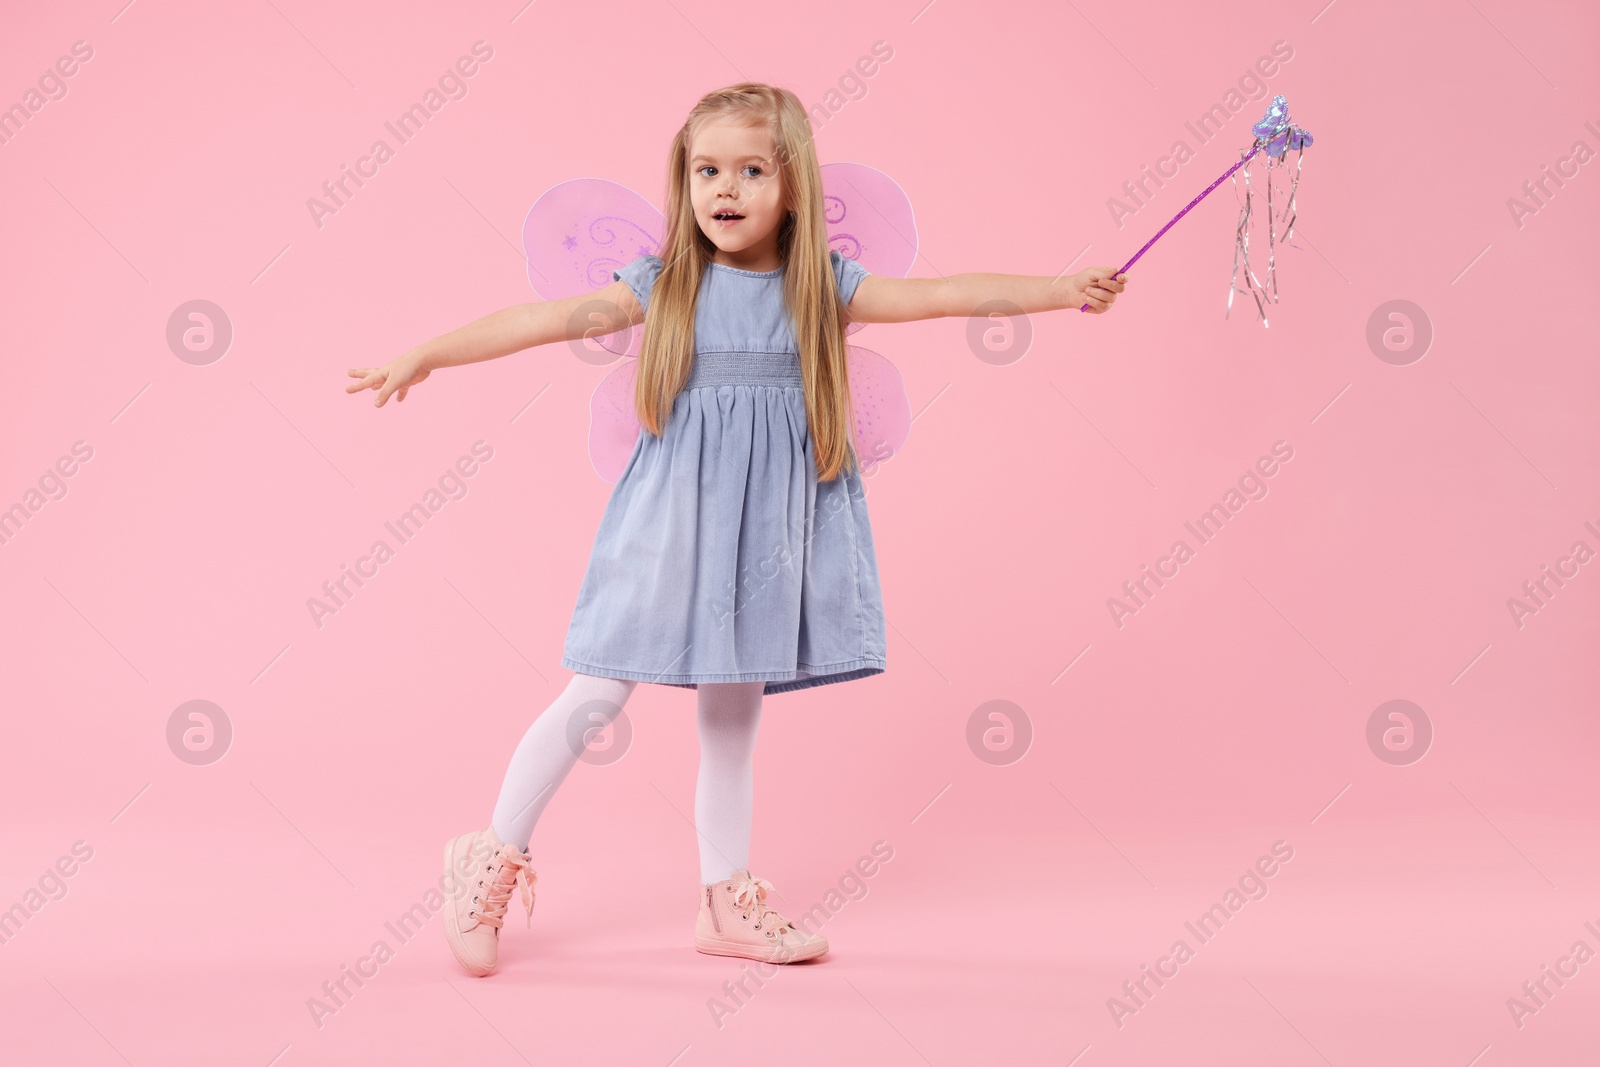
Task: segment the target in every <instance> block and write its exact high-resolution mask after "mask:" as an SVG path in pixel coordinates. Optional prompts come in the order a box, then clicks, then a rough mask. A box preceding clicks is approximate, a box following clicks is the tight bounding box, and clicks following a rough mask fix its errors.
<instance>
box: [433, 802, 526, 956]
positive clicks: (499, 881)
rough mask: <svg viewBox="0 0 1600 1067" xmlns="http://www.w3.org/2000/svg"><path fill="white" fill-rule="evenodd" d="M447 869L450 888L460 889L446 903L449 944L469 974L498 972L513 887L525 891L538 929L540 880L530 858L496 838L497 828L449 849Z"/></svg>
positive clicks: (465, 836) (459, 840) (461, 839)
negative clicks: (536, 905) (536, 914)
mask: <svg viewBox="0 0 1600 1067" xmlns="http://www.w3.org/2000/svg"><path fill="white" fill-rule="evenodd" d="M444 870H445V877H446V879H447V881H446V882H445V884H446V885H451V884H454V885H455V886H457V887H458V888H457V891H456V892H454V893H452V894H450V897H449V899H447V900H446V901H445V903H444V936H445V939H446V940H447V941H449V942H450V951H451V952H453V953H455V957H456V960H457V962H459V963H460V964H461V966H463V967H465V968H466V969H467V973H468V974H472V975H476V976H478V977H482V976H483V975H486V974H488V973H489V972H490V971H492V970H494V965H495V958H496V956H497V954H498V950H499V947H500V926H501V924H502V923H504V922H505V917H506V907H507V905H509V904H510V903H511V890H512V887H513V886H521V887H522V902H523V904H525V905H526V906H527V911H528V925H529V926H532V925H533V887H534V883H535V881H536V878H537V876H536V875H535V874H534V872H533V868H531V867H529V866H528V857H527V854H526V853H524V852H523V851H522V850H521V849H519V848H517V847H516V846H515V845H508V844H506V843H505V842H503V841H501V840H500V839H499V838H497V837H495V835H494V829H493V828H492V827H491V828H489V829H484V830H479V831H478V832H476V833H471V834H462V835H461V836H460V837H458V838H455V839H454V840H452V841H451V842H449V843H448V844H447V845H445V846H444Z"/></svg>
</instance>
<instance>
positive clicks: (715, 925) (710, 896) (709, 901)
mask: <svg viewBox="0 0 1600 1067" xmlns="http://www.w3.org/2000/svg"><path fill="white" fill-rule="evenodd" d="M715 896H716V895H715V894H714V893H712V892H711V887H710V886H706V907H707V908H708V909H709V910H710V912H711V926H712V929H714V930H716V931H717V933H719V934H720V933H722V924H721V923H720V922H718V921H717V902H716V899H715Z"/></svg>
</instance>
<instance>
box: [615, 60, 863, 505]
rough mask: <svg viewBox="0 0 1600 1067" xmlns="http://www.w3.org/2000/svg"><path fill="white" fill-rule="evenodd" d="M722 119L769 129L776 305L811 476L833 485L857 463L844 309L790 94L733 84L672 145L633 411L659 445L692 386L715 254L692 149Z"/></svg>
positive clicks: (812, 153) (807, 129) (806, 133)
mask: <svg viewBox="0 0 1600 1067" xmlns="http://www.w3.org/2000/svg"><path fill="white" fill-rule="evenodd" d="M729 116H732V117H734V118H735V119H736V121H743V122H747V123H748V124H749V125H751V126H764V127H766V128H767V129H768V130H770V131H771V133H772V139H773V142H774V143H775V145H776V153H775V154H776V158H777V164H778V173H779V174H780V175H781V178H782V186H783V191H784V196H785V199H786V200H787V201H788V207H789V208H790V212H789V214H788V216H787V217H786V218H785V220H784V222H783V223H782V224H781V225H780V226H779V228H778V254H779V256H781V257H782V259H783V263H784V273H783V297H784V303H785V304H786V305H787V307H788V309H789V315H790V320H791V322H792V323H793V326H794V337H795V342H796V349H797V351H798V352H799V355H800V373H801V376H802V378H803V380H804V385H805V397H806V422H807V424H808V428H809V430H810V434H811V442H812V450H813V454H814V455H815V457H816V465H817V478H818V480H819V481H831V480H833V479H834V478H835V477H836V476H838V474H839V473H840V472H841V471H842V470H846V469H850V468H851V467H853V466H854V463H855V460H854V448H853V446H852V439H851V434H852V415H851V405H850V379H849V374H848V361H847V358H846V353H845V329H844V327H845V323H846V321H847V316H848V311H847V310H846V308H845V305H844V302H843V301H842V300H840V299H839V291H838V286H837V282H836V280H835V277H834V273H833V265H832V263H831V262H830V260H829V255H828V231H827V226H826V216H825V213H824V204H823V198H822V172H821V170H820V169H819V168H818V165H817V154H816V150H815V148H814V147H813V145H812V141H811V123H810V119H809V118H808V117H807V115H806V111H805V108H804V107H803V106H802V105H801V103H800V101H799V99H798V98H797V97H796V96H795V95H794V94H793V93H792V92H790V91H789V90H787V89H779V88H775V87H773V86H771V85H765V84H762V83H760V82H740V83H739V84H737V85H731V86H728V87H727V88H725V89H718V90H717V91H716V92H712V93H708V94H706V95H705V96H704V97H702V98H701V99H700V101H699V102H698V103H697V104H695V106H694V108H693V109H692V110H691V111H690V112H689V117H688V118H687V119H686V120H685V121H684V124H683V126H682V127H681V128H680V129H679V130H678V132H677V135H676V136H675V137H673V139H672V151H671V154H670V157H669V159H668V161H667V196H666V219H667V234H666V239H665V240H664V242H663V243H662V247H661V249H660V253H659V255H660V257H661V259H662V261H663V263H664V266H663V267H662V270H661V273H660V275H659V276H658V277H657V278H656V282H655V285H654V287H653V288H652V289H651V293H650V308H649V314H648V315H646V316H645V323H644V334H643V337H642V339H641V341H640V349H639V362H638V368H637V370H638V374H637V381H636V384H635V388H634V407H635V409H636V412H637V414H638V416H639V422H640V424H641V425H643V426H644V428H645V429H647V430H649V431H650V432H651V433H653V434H655V435H656V436H658V437H659V436H660V435H661V433H662V431H663V429H664V427H665V426H666V423H667V420H668V419H669V418H670V417H671V414H672V406H673V402H674V401H675V400H676V399H677V396H678V394H679V393H680V392H682V391H683V388H684V386H685V384H687V382H688V379H689V371H690V369H691V367H692V366H693V363H694V317H695V304H696V301H697V299H698V297H699V295H700V283H701V279H702V276H703V275H704V273H705V271H706V270H707V269H708V264H710V263H711V260H712V255H713V254H714V253H715V252H716V245H714V244H712V242H711V239H710V238H708V237H707V236H706V235H705V234H704V233H702V232H701V230H700V227H699V225H698V224H697V223H696V221H695V217H694V206H693V204H692V203H691V202H690V199H689V191H688V181H689V163H688V160H689V142H690V139H691V138H692V137H693V136H694V135H695V133H696V132H698V131H699V129H700V128H701V127H702V126H703V125H704V124H705V123H706V122H708V121H711V120H713V119H719V118H724V117H729Z"/></svg>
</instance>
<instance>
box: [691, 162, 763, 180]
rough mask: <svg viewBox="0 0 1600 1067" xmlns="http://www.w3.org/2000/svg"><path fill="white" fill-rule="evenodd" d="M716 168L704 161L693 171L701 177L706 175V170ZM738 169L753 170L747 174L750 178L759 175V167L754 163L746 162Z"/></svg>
mask: <svg viewBox="0 0 1600 1067" xmlns="http://www.w3.org/2000/svg"><path fill="white" fill-rule="evenodd" d="M716 169H717V168H716V167H714V166H712V165H711V164H710V163H706V164H704V165H702V166H701V167H699V168H698V169H696V170H695V173H696V174H698V175H700V176H701V177H707V176H708V175H707V174H706V171H708V170H716ZM740 169H742V170H753V171H755V173H754V174H751V175H749V177H751V178H759V177H761V168H760V167H758V166H756V165H755V164H754V163H746V164H745V165H744V166H743V167H742V168H740Z"/></svg>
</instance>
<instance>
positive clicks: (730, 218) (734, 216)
mask: <svg viewBox="0 0 1600 1067" xmlns="http://www.w3.org/2000/svg"><path fill="white" fill-rule="evenodd" d="M711 217H712V218H713V219H714V220H716V221H717V222H738V221H739V220H740V219H742V218H744V216H743V215H741V214H739V213H738V212H737V211H718V212H717V213H716V214H714V215H712V216H711Z"/></svg>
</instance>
